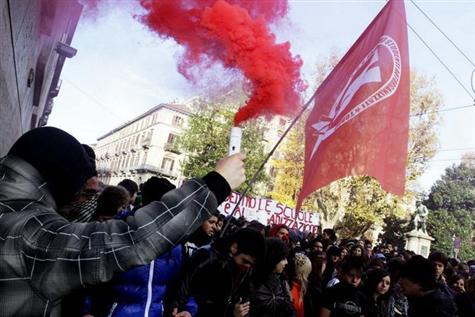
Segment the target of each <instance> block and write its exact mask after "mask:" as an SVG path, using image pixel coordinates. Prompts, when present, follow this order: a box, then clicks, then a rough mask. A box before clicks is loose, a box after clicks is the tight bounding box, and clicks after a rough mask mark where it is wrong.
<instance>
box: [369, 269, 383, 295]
mask: <svg viewBox="0 0 475 317" xmlns="http://www.w3.org/2000/svg"><path fill="white" fill-rule="evenodd" d="M386 276H389V273H388V271H386V270H383V269H371V270H368V272H367V275H366V281H365V288H366V291H367V292H368V294H372V293H374V292H375V291H376V288H377V287H378V284H379V282H381V281H382V280H383V278H384V277H386Z"/></svg>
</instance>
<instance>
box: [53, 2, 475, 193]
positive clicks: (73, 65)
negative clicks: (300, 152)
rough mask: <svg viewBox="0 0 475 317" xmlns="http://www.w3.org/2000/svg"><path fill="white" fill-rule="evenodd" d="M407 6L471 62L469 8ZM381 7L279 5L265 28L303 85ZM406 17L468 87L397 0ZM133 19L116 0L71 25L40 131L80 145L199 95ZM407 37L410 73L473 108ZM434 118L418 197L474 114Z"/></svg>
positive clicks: (171, 47)
mask: <svg viewBox="0 0 475 317" xmlns="http://www.w3.org/2000/svg"><path fill="white" fill-rule="evenodd" d="M118 3H120V5H117V4H118ZM416 3H417V4H418V5H419V6H420V7H421V8H422V9H423V10H424V11H425V12H426V13H427V14H428V15H429V16H430V17H431V18H432V19H433V20H434V21H435V22H436V23H437V25H438V26H439V27H440V28H441V29H442V30H443V31H444V32H445V33H446V34H447V35H448V36H449V37H450V38H451V39H452V40H453V41H454V42H455V43H456V44H457V45H458V46H459V47H460V48H461V49H462V50H463V51H464V52H465V54H466V55H468V56H469V57H470V58H471V59H472V61H474V60H475V32H474V31H473V30H474V25H473V23H474V22H473V21H475V0H465V1H457V0H446V1H436V0H432V1H417V2H416ZM383 6H384V1H363V0H358V1H339V0H336V1H331V0H328V1H319V0H295V1H289V7H290V10H289V15H288V19H286V20H285V21H282V22H281V23H280V24H279V25H277V26H275V27H274V28H273V30H274V31H275V33H276V35H277V37H278V39H279V40H280V41H290V43H291V45H292V49H291V50H292V53H293V54H298V55H300V56H301V58H302V59H303V61H304V66H303V68H302V75H303V78H305V79H309V78H310V76H311V74H312V73H313V72H314V69H315V67H314V66H315V64H316V62H317V60H318V59H319V58H322V57H324V56H326V55H328V54H329V53H330V52H331V51H335V50H336V51H338V52H340V53H342V54H343V53H344V52H346V50H347V49H349V47H350V46H351V45H352V44H353V42H354V41H355V40H356V39H357V37H358V36H359V35H360V34H361V32H363V30H364V29H365V28H366V26H367V25H368V24H369V23H370V22H371V20H372V19H373V18H374V17H375V16H376V14H377V13H378V12H379V10H381V8H382V7H383ZM406 11H407V18H408V23H409V24H410V25H411V26H412V27H413V28H414V29H415V30H416V31H417V32H418V33H419V34H420V35H421V36H422V37H423V38H424V39H425V41H426V42H427V43H428V44H429V45H430V46H431V48H432V49H433V50H435V51H436V52H437V53H438V54H439V56H440V57H441V58H442V60H443V61H444V62H445V63H446V64H448V65H449V67H450V68H451V70H452V71H453V72H454V73H455V74H456V75H457V77H458V78H459V79H460V80H461V81H462V83H463V84H464V85H465V86H466V87H468V88H469V89H470V76H471V74H472V71H473V67H472V66H471V65H470V63H469V62H468V61H466V60H465V59H464V58H463V56H461V55H460V54H459V53H458V52H457V51H456V49H455V48H453V47H452V46H451V45H450V43H449V42H448V41H447V40H446V39H445V38H444V37H443V36H442V35H441V34H440V33H439V32H438V31H437V29H435V28H434V27H433V26H432V25H431V24H430V22H429V21H428V20H427V19H426V18H425V17H424V16H423V15H422V14H421V13H420V12H419V11H418V10H417V9H416V8H415V6H414V5H413V4H412V3H411V1H406ZM139 13H140V8H138V7H137V5H136V4H135V1H127V0H117V1H111V2H109V3H107V4H106V6H105V8H103V10H101V11H100V14H99V15H98V16H97V17H96V18H95V19H94V20H92V19H81V21H80V23H79V25H78V28H77V30H76V33H75V34H74V38H73V43H72V46H73V47H75V48H77V49H78V53H77V55H76V56H75V57H74V58H72V59H70V60H67V61H66V64H65V66H64V68H63V72H62V86H61V90H60V94H59V96H58V97H57V98H56V99H55V106H54V108H53V112H52V114H51V116H50V119H49V122H48V124H49V125H52V126H57V127H60V128H62V129H65V130H66V131H68V132H70V133H71V134H73V135H74V136H75V137H77V138H78V139H79V140H80V141H81V142H84V143H95V142H96V139H97V138H98V137H100V136H101V135H103V134H105V133H106V132H108V131H110V130H111V129H113V128H114V127H116V126H118V125H120V124H122V123H124V122H125V121H128V120H130V119H132V118H133V117H135V116H137V115H139V114H141V113H143V112H145V111H146V110H148V109H150V108H151V107H153V106H154V105H157V104H159V103H164V102H173V101H176V102H183V101H186V100H187V99H189V98H191V97H194V96H197V95H200V94H206V88H205V87H203V86H201V87H196V86H193V85H191V84H190V83H188V82H187V81H186V80H185V79H184V78H183V77H182V76H181V75H180V74H179V73H178V72H177V70H176V66H177V56H178V55H179V54H180V52H182V49H181V48H180V47H179V46H177V45H176V44H175V43H174V42H173V40H162V39H160V38H158V37H157V36H156V35H155V34H152V33H150V32H149V31H148V30H147V29H146V28H145V27H144V26H143V25H142V24H141V23H140V22H138V21H137V20H136V19H135V18H134V15H136V14H139ZM408 32H409V53H410V63H411V67H413V68H416V69H417V70H419V71H421V72H423V73H425V74H426V75H427V76H429V77H431V78H434V79H435V80H436V82H437V86H438V88H439V90H440V91H441V93H442V95H443V97H444V107H446V108H451V107H458V106H467V105H471V104H473V103H474V101H473V100H471V98H470V97H469V95H468V94H467V93H466V92H465V91H464V90H463V89H462V88H461V87H460V86H459V85H458V84H457V82H456V81H455V80H454V79H453V78H452V77H451V76H450V74H449V73H448V72H447V70H445V68H444V67H443V66H442V65H441V64H440V63H439V62H438V61H437V60H436V58H435V57H434V56H433V55H432V54H431V53H430V52H429V50H428V49H427V48H426V47H425V46H424V45H423V44H422V43H421V41H420V40H419V39H417V38H416V37H415V35H414V34H413V33H412V31H410V30H409V31H408ZM472 94H473V95H475V93H474V92H472ZM441 114H442V123H441V125H440V127H439V129H438V134H439V139H440V149H439V152H438V154H437V155H436V157H435V158H434V159H433V160H432V161H431V163H430V168H429V169H428V171H427V172H426V173H425V174H424V175H423V176H422V177H421V178H420V179H419V181H418V183H419V185H420V188H421V189H425V190H427V189H429V188H430V186H431V184H433V182H434V181H435V180H437V179H438V178H439V177H440V175H441V174H442V173H443V172H444V169H445V167H447V166H448V165H451V164H454V163H458V162H459V159H460V156H461V155H462V154H463V153H464V152H467V151H475V107H471V108H466V109H460V110H456V111H447V112H442V113H441Z"/></svg>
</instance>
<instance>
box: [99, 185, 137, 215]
mask: <svg viewBox="0 0 475 317" xmlns="http://www.w3.org/2000/svg"><path fill="white" fill-rule="evenodd" d="M129 200H130V196H129V193H128V192H127V190H125V188H123V187H120V186H107V187H106V188H105V189H104V190H103V191H102V192H101V194H100V195H99V197H97V209H96V214H95V215H94V218H95V220H97V219H98V218H99V217H100V216H105V217H114V216H115V215H116V214H117V211H118V209H119V208H120V207H122V206H125V205H127V203H128V202H129Z"/></svg>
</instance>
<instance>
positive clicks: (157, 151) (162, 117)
mask: <svg viewBox="0 0 475 317" xmlns="http://www.w3.org/2000/svg"><path fill="white" fill-rule="evenodd" d="M189 116H190V112H189V110H188V108H187V107H186V106H184V105H177V104H161V105H158V106H156V107H154V108H152V109H150V110H149V111H147V112H146V113H144V114H142V115H140V116H138V117H137V118H135V119H133V120H131V121H129V122H127V123H125V124H123V125H121V126H120V127H118V128H116V129H114V130H112V131H110V132H108V133H107V134H105V135H104V136H102V137H100V138H99V139H98V143H97V145H96V146H95V152H96V162H97V170H98V174H99V175H98V176H99V179H100V180H101V181H103V182H104V183H106V184H110V185H116V184H117V183H119V182H120V181H121V180H123V179H124V178H129V179H132V180H134V181H135V182H136V183H138V184H141V183H143V182H145V181H146V180H147V179H148V178H150V177H152V176H158V177H165V178H167V179H169V180H170V181H171V182H172V183H174V184H175V185H179V184H180V183H181V181H182V180H183V177H182V175H181V172H180V162H181V161H182V160H183V158H184V154H183V153H180V151H178V149H177V147H176V141H177V137H178V136H179V135H180V133H181V131H182V130H183V129H184V128H185V127H186V125H187V122H188V118H189Z"/></svg>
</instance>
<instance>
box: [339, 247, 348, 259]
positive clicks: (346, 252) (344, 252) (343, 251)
mask: <svg viewBox="0 0 475 317" xmlns="http://www.w3.org/2000/svg"><path fill="white" fill-rule="evenodd" d="M347 255H348V250H347V249H342V250H341V255H340V257H341V258H342V259H343V258H344V257H345V256H347Z"/></svg>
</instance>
